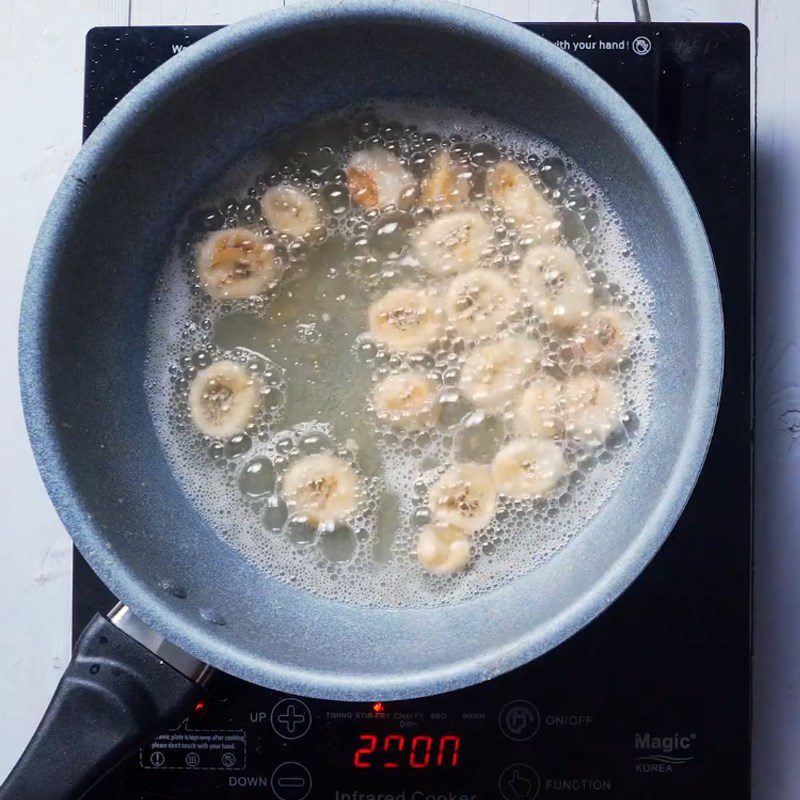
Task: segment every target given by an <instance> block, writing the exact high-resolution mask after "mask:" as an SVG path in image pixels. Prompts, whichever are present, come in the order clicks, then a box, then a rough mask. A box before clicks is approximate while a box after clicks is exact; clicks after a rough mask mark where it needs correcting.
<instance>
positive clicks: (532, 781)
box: [499, 764, 540, 800]
mask: <svg viewBox="0 0 800 800" xmlns="http://www.w3.org/2000/svg"><path fill="white" fill-rule="evenodd" d="M499 788H500V794H501V795H502V796H503V798H505V800H534V798H535V797H537V796H538V794H539V789H540V784H539V776H538V775H537V774H536V770H535V769H534V768H533V767H532V766H530V765H529V764H510V765H509V766H507V767H506V768H505V769H504V770H503V774H502V775H501V776H500V787H499Z"/></svg>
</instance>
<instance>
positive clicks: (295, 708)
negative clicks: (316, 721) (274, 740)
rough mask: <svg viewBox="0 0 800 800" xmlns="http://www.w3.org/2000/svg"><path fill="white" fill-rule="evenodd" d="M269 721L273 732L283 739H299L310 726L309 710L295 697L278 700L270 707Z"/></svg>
mask: <svg viewBox="0 0 800 800" xmlns="http://www.w3.org/2000/svg"><path fill="white" fill-rule="evenodd" d="M270 722H271V723H272V728H273V730H274V731H275V733H277V734H278V736H280V737H281V738H283V739H299V738H300V737H301V736H305V734H306V733H308V729H309V728H310V727H311V711H310V710H309V708H308V706H307V705H306V704H305V703H304V702H303V701H302V700H298V699H297V698H296V697H285V698H284V699H283V700H279V701H278V702H277V703H276V704H275V707H274V708H273V709H272V714H271V715H270Z"/></svg>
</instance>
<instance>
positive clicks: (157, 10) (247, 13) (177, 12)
mask: <svg viewBox="0 0 800 800" xmlns="http://www.w3.org/2000/svg"><path fill="white" fill-rule="evenodd" d="M282 5H283V2H282V0H237V1H236V2H229V0H131V24H132V25H227V24H228V23H231V22H237V21H239V20H240V19H244V18H245V17H252V16H253V15H254V14H261V13H262V12H264V11H270V10H271V9H275V8H280V7H281V6H282Z"/></svg>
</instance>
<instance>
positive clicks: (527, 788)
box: [508, 769, 533, 800]
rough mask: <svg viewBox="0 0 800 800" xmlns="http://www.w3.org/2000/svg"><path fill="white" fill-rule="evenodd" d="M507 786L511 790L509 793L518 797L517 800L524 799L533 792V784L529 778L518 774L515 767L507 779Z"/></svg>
mask: <svg viewBox="0 0 800 800" xmlns="http://www.w3.org/2000/svg"><path fill="white" fill-rule="evenodd" d="M508 788H509V789H510V790H511V794H512V795H513V796H514V797H517V798H519V800H526V799H527V798H528V797H530V796H531V793H532V792H533V784H532V783H531V780H530V778H525V777H524V776H522V775H520V773H519V770H516V769H515V770H514V771H513V772H512V773H511V777H510V778H509V779H508Z"/></svg>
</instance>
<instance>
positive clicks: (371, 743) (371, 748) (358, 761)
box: [353, 734, 378, 769]
mask: <svg viewBox="0 0 800 800" xmlns="http://www.w3.org/2000/svg"><path fill="white" fill-rule="evenodd" d="M358 739H359V741H361V742H367V743H368V744H367V746H366V747H362V748H361V749H360V750H356V752H355V755H354V756H353V764H354V765H355V766H356V767H358V768H359V769H366V768H367V767H371V766H372V764H370V763H369V762H367V761H364V760H363V759H362V756H368V755H371V754H372V753H374V752H375V749H376V748H377V746H378V737H377V736H373V735H372V734H362V735H361V736H359V737H358Z"/></svg>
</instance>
